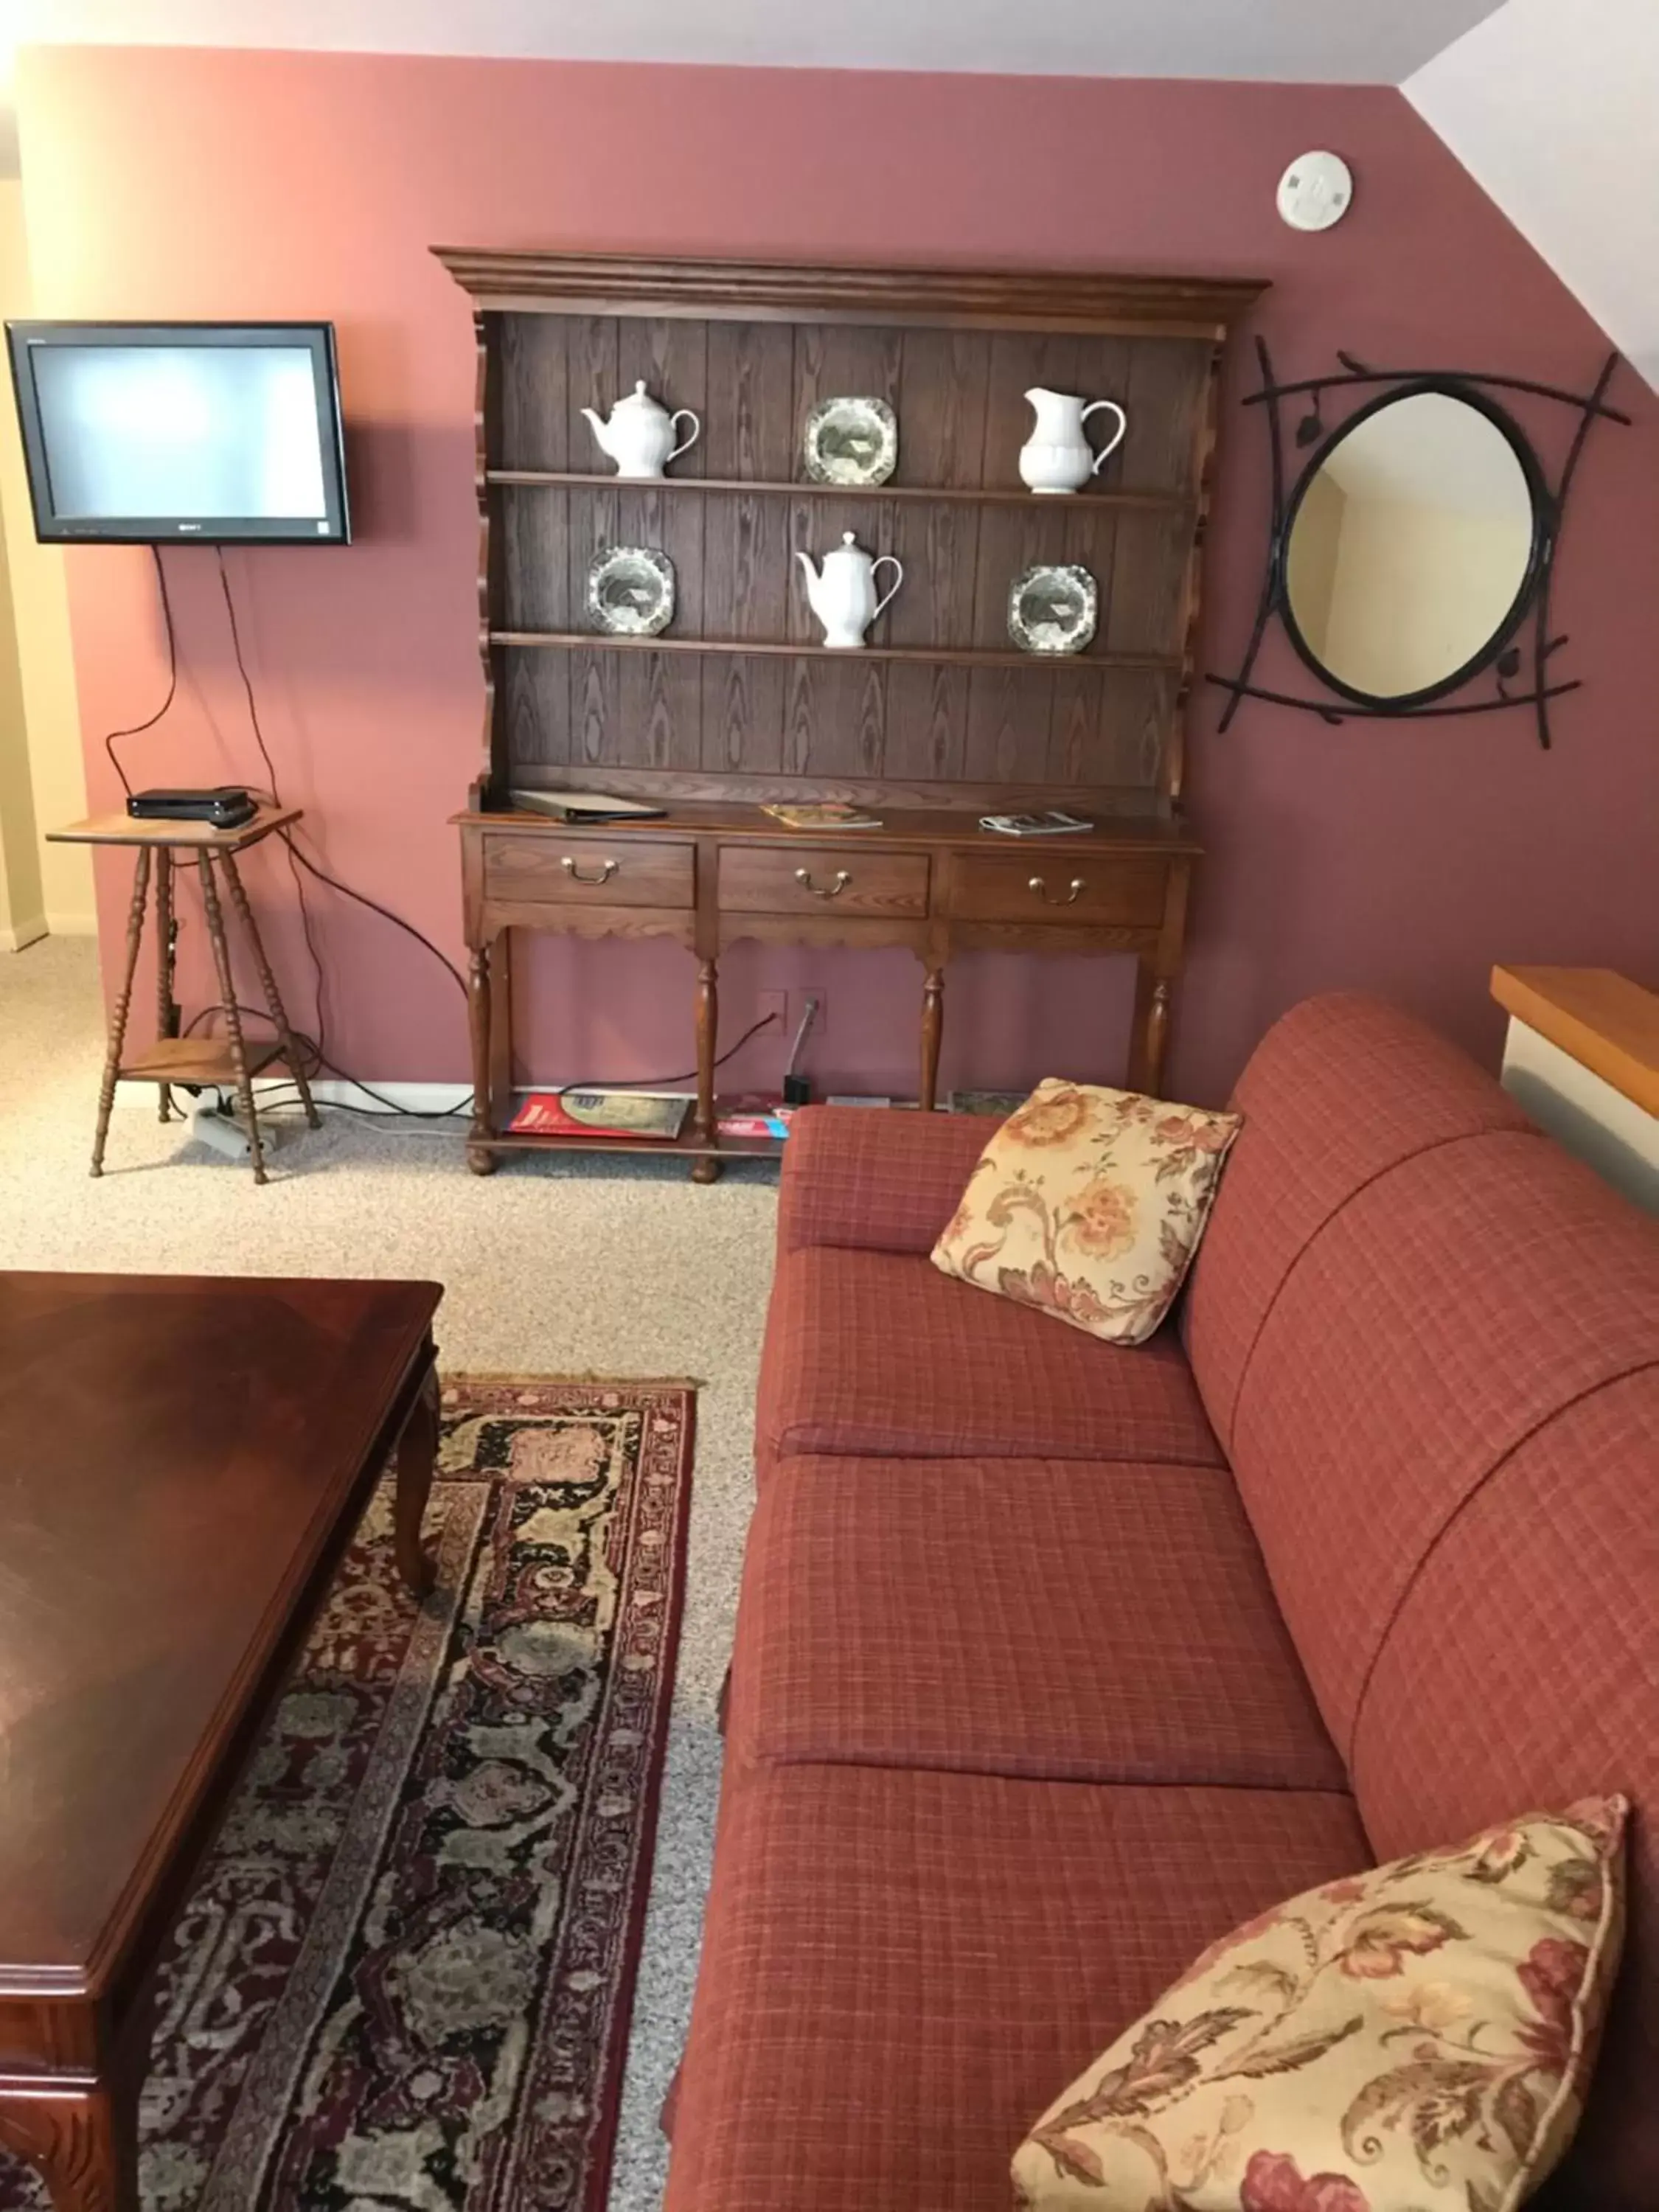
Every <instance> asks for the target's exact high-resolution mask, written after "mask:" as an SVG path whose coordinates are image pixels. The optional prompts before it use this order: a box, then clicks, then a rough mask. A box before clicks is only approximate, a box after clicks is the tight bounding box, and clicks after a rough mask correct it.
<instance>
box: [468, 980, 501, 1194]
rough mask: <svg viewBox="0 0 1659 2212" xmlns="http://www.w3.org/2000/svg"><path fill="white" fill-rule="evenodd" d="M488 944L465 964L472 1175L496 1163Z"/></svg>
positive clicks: (488, 1171)
mask: <svg viewBox="0 0 1659 2212" xmlns="http://www.w3.org/2000/svg"><path fill="white" fill-rule="evenodd" d="M489 1001H490V989H489V946H488V945H474V946H473V948H472V957H471V961H470V962H469V963H468V966H467V984H466V1015H467V1027H468V1031H469V1033H470V1035H471V1040H472V1125H471V1128H470V1129H469V1131H468V1132H467V1139H466V1164H467V1165H468V1167H470V1168H471V1170H472V1172H473V1174H474V1175H480V1176H487V1175H494V1174H495V1169H496V1167H497V1165H498V1163H497V1161H496V1158H495V1153H494V1152H491V1151H490V1150H489V1139H490V1138H491V1137H492V1136H493V1135H494V1134H495V1127H494V1125H493V1123H492V1121H491V1119H490V1112H489Z"/></svg>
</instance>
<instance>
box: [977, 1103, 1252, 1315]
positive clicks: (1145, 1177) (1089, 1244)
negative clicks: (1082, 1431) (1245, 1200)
mask: <svg viewBox="0 0 1659 2212" xmlns="http://www.w3.org/2000/svg"><path fill="white" fill-rule="evenodd" d="M1237 1133H1238V1117H1237V1115H1234V1114H1211V1113H1206V1112H1205V1111H1204V1110H1203V1109H1200V1108H1199V1107H1195V1106H1174V1105H1170V1104H1167V1103H1164V1101H1163V1100H1161V1099H1157V1098H1147V1097H1143V1096H1142V1095H1141V1093H1139V1091H1110V1090H1107V1089H1104V1088H1103V1087H1102V1086H1101V1085H1097V1084H1089V1083H1067V1082H1065V1081H1064V1080H1062V1079H1060V1077H1058V1076H1051V1077H1050V1078H1049V1079H1048V1080H1047V1081H1046V1082H1043V1083H1040V1084H1038V1085H1037V1087H1036V1090H1035V1091H1033V1092H1032V1093H1031V1095H1030V1097H1029V1098H1028V1099H1027V1100H1026V1102H1025V1103H1024V1105H1023V1106H1022V1107H1021V1108H1020V1109H1019V1110H1018V1113H1015V1114H1011V1115H1009V1117H1008V1119H1007V1120H1006V1121H1005V1122H1004V1123H1003V1124H1002V1126H1001V1127H1000V1129H998V1130H997V1131H996V1132H995V1133H994V1135H993V1136H992V1138H991V1140H990V1142H989V1143H988V1144H987V1146H986V1147H985V1150H984V1152H983V1153H982V1154H981V1157H980V1158H979V1159H978V1161H977V1162H976V1163H975V1167H974V1171H973V1173H972V1175H970V1176H969V1178H968V1182H967V1187H966V1188H965V1189H964V1190H963V1194H962V1203H961V1204H960V1205H959V1206H957V1210H956V1212H954V1213H953V1214H952V1215H951V1218H950V1220H949V1222H948V1223H947V1224H946V1225H945V1228H944V1230H943V1231H941V1232H940V1236H939V1242H938V1243H937V1244H935V1245H934V1247H933V1265H934V1266H935V1267H939V1268H941V1269H942V1270H943V1271H944V1273H945V1274H947V1275H956V1276H958V1277H959V1278H960V1279H962V1281H963V1282H964V1283H971V1284H973V1285H974V1286H975V1289H976V1290H981V1291H991V1292H992V1293H993V1295H994V1296H995V1297H1004V1298H1012V1299H1014V1300H1015V1301H1016V1302H1017V1303H1018V1304H1021V1305H1027V1306H1031V1307H1034V1308H1035V1309H1036V1311H1037V1312H1038V1313H1042V1314H1048V1315H1049V1316H1051V1317H1052V1318H1053V1319H1054V1320H1055V1321H1061V1322H1066V1323H1067V1325H1068V1326H1069V1327H1071V1328H1080V1329H1084V1330H1085V1331H1086V1332H1087V1333H1088V1334H1090V1335H1091V1336H1097V1337H1100V1338H1101V1339H1102V1340H1103V1341H1105V1342H1106V1343H1108V1344H1144V1343H1145V1342H1146V1339H1147V1338H1148V1337H1149V1336H1151V1335H1152V1333H1153V1332H1154V1330H1156V1329H1157V1328H1158V1327H1159V1325H1160V1324H1161V1322H1163V1320H1164V1316H1165V1314H1167V1313H1168V1312H1169V1310H1170V1306H1171V1305H1172V1304H1174V1302H1175V1297H1176V1291H1179V1289H1180V1288H1181V1285H1182V1280H1183V1279H1184V1278H1185V1276H1186V1273H1187V1269H1188V1266H1189V1265H1190V1263H1191V1261H1192V1257H1193V1255H1194V1252H1195V1251H1196V1250H1197V1249H1198V1241H1199V1238H1200V1237H1201V1236H1202V1235H1203V1233H1204V1224H1205V1221H1206V1218H1208V1215H1209V1211H1210V1206H1211V1204H1212V1200H1213V1199H1214V1197H1215V1189H1216V1184H1217V1182H1218V1180H1219V1178H1220V1175H1221V1168H1222V1163H1223V1161H1224V1160H1225V1158H1226V1154H1227V1148H1228V1146H1230V1145H1231V1143H1232V1141H1233V1139H1234V1138H1235V1137H1236V1136H1237Z"/></svg>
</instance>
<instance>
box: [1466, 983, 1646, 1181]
mask: <svg viewBox="0 0 1659 2212" xmlns="http://www.w3.org/2000/svg"><path fill="white" fill-rule="evenodd" d="M1504 1089H1505V1090H1506V1091H1508V1092H1509V1093H1510V1097H1512V1098H1514V1099H1515V1100H1516V1102H1517V1103H1519V1104H1520V1105H1521V1106H1522V1108H1523V1109H1525V1111H1526V1112H1527V1113H1528V1114H1530V1115H1532V1118H1533V1120H1534V1121H1536V1122H1538V1123H1539V1124H1540V1126H1541V1127H1543V1128H1546V1129H1547V1130H1548V1131H1549V1133H1550V1134H1551V1135H1552V1136H1553V1138H1555V1139H1556V1140H1557V1141H1558V1143H1559V1144H1563V1145H1565V1146H1566V1148H1567V1150H1568V1151H1569V1152H1576V1153H1577V1156H1578V1158H1580V1159H1581V1160H1583V1161H1585V1162H1586V1163H1587V1164H1589V1166H1590V1167H1593V1168H1594V1169H1595V1171H1596V1173H1597V1174H1598V1175H1600V1176H1605V1178H1606V1179H1607V1182H1610V1183H1612V1184H1613V1188H1615V1189H1617V1190H1622V1191H1623V1192H1624V1194H1625V1195H1626V1198H1629V1199H1633V1200H1635V1202H1636V1204H1637V1205H1638V1206H1643V1207H1644V1208H1645V1209H1646V1210H1647V1211H1648V1212H1650V1213H1659V1120H1656V1118H1655V1117H1654V1115H1651V1114H1649V1113H1647V1112H1645V1111H1644V1109H1642V1108H1641V1107H1640V1106H1638V1104H1637V1103H1636V1102H1635V1100H1634V1099H1633V1098H1626V1097H1625V1095H1624V1093H1623V1092H1622V1091H1615V1090H1614V1089H1613V1085H1611V1084H1610V1083H1607V1082H1605V1081H1603V1079H1602V1078H1601V1076H1599V1075H1597V1074H1596V1073H1595V1071H1594V1070H1593V1069H1591V1068H1588V1067H1586V1066H1583V1063H1582V1061H1579V1060H1574V1059H1573V1057H1572V1056H1571V1054H1570V1053H1565V1052H1563V1051H1562V1049H1561V1048H1560V1046H1559V1045H1558V1044H1552V1043H1551V1042H1550V1040H1549V1039H1548V1038H1547V1037H1546V1036H1540V1035H1539V1034H1538V1031H1537V1030H1534V1029H1532V1028H1530V1027H1529V1026H1528V1024H1526V1023H1525V1022H1520V1021H1516V1019H1515V1018H1514V1017H1513V1016H1511V1017H1510V1027H1509V1035H1508V1036H1507V1038H1506V1039H1505V1041H1504Z"/></svg>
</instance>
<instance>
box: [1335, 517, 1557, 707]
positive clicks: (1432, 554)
mask: <svg viewBox="0 0 1659 2212" xmlns="http://www.w3.org/2000/svg"><path fill="white" fill-rule="evenodd" d="M1520 580H1521V564H1520V560H1519V558H1518V556H1517V549H1516V526H1515V524H1514V522H1513V521H1512V520H1510V518H1508V517H1507V516H1504V517H1494V516H1490V515H1484V514H1466V513H1459V512H1457V511H1456V510H1455V508H1451V507H1440V506H1436V507H1424V506H1418V505H1416V504H1414V503H1412V502H1408V501H1396V500H1379V499H1353V498H1351V499H1350V500H1349V501H1347V505H1346V513H1345V514H1344V516H1343V522H1342V536H1341V547H1340V554H1339V557H1338V563H1337V574H1336V576H1335V578H1334V584H1333V588H1332V592H1331V605H1330V614H1329V619H1328V623H1327V626H1326V634H1325V644H1326V651H1325V654H1324V659H1325V662H1326V665H1327V666H1328V667H1330V668H1332V669H1334V671H1336V673H1337V674H1338V675H1340V677H1341V678H1343V680H1344V682H1345V683H1348V684H1352V685H1354V687H1355V688H1356V690H1361V691H1371V692H1375V693H1376V694H1378V695H1379V696H1395V695H1398V694H1400V693H1401V692H1406V691H1415V690H1422V689H1424V688H1425V687H1426V686H1427V685H1428V684H1434V683H1437V682H1438V681H1439V680H1440V679H1441V678H1443V677H1447V676H1449V675H1450V674H1451V673H1452V671H1453V670H1454V669H1456V668H1459V667H1461V666H1462V664H1463V663H1464V661H1466V660H1467V659H1468V658H1469V656H1470V654H1471V653H1474V652H1476V651H1477V650H1478V649H1479V648H1480V647H1481V646H1482V645H1483V644H1484V643H1485V642H1486V640H1487V639H1488V638H1489V637H1490V636H1491V635H1492V632H1493V630H1494V629H1497V627H1498V623H1500V622H1501V621H1502V620H1503V618H1504V616H1505V615H1506V614H1507V613H1508V611H1509V610H1510V606H1511V605H1513V603H1514V599H1515V594H1516V589H1517V587H1518V586H1519V584H1520Z"/></svg>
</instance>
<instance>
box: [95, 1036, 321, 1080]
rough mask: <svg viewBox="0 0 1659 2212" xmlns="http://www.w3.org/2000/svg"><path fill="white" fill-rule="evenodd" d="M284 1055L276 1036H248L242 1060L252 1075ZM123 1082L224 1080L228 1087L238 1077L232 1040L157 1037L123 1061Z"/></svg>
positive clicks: (223, 1038) (195, 1037) (221, 1038)
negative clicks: (231, 1045) (232, 1059)
mask: <svg viewBox="0 0 1659 2212" xmlns="http://www.w3.org/2000/svg"><path fill="white" fill-rule="evenodd" d="M282 1056H283V1048H282V1047H281V1045H279V1044H278V1043H277V1042H276V1039H275V1038H274V1037H257V1038H256V1037H249V1038H248V1039H247V1040H246V1043H245V1045H244V1047H243V1060H244V1064H245V1066H246V1068H247V1072H248V1073H249V1074H250V1075H257V1074H258V1073H259V1071H260V1070H261V1068H265V1067H269V1066H270V1063H271V1062H272V1060H280V1059H281V1058H282ZM121 1080H122V1082H123V1083H179V1084H185V1083H200V1084H203V1085H209V1084H215V1083H222V1084H224V1085H227V1086H228V1085H234V1082H235V1080H236V1070H235V1067H234V1065H233V1063H232V1061H231V1057H230V1042H229V1039H228V1038H227V1037H200V1036H183V1037H157V1038H156V1040H155V1043H154V1044H147V1045H144V1046H143V1047H142V1048H140V1049H139V1050H138V1051H137V1052H136V1053H135V1054H133V1056H132V1058H131V1060H123V1061H122V1063H121Z"/></svg>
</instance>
